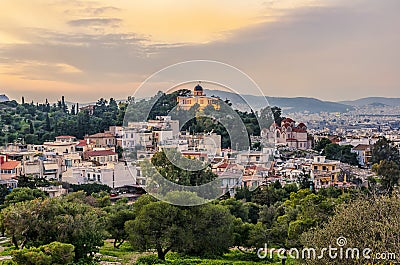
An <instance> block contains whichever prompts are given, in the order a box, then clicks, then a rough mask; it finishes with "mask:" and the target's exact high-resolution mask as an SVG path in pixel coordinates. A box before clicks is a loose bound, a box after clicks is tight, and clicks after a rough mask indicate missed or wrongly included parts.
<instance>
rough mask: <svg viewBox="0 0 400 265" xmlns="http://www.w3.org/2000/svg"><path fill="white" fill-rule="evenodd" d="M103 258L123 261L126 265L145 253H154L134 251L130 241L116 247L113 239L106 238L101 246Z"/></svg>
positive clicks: (104, 259) (111, 260) (133, 262)
mask: <svg viewBox="0 0 400 265" xmlns="http://www.w3.org/2000/svg"><path fill="white" fill-rule="evenodd" d="M100 254H101V255H102V257H101V260H103V261H110V262H113V261H114V262H115V261H118V262H121V263H122V264H124V265H130V264H135V262H136V260H137V259H138V258H139V257H141V256H145V255H151V254H153V253H138V252H135V251H133V249H132V248H131V246H130V245H129V243H127V242H125V243H123V244H122V245H121V246H120V247H119V248H114V245H113V241H112V240H106V241H105V242H104V246H102V247H101V248H100Z"/></svg>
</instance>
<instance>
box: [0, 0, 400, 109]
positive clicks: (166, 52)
mask: <svg viewBox="0 0 400 265" xmlns="http://www.w3.org/2000/svg"><path fill="white" fill-rule="evenodd" d="M398 10H400V1H398V0H352V1H348V0H250V1H244V0H234V1H232V0H218V1H215V0H191V1H187V0H186V1H185V0H146V1H126V0H112V1H111V0H108V1H106V0H103V1H102V0H99V1H95V0H94V1H91V0H1V8H0V94H3V93H4V94H6V95H8V96H9V97H10V98H13V99H16V100H20V98H21V96H24V97H25V99H26V100H27V101H30V100H33V101H35V102H37V101H38V102H43V101H44V100H45V99H46V98H47V99H49V100H50V101H55V100H58V99H60V98H61V96H62V95H64V96H65V97H66V99H67V100H68V101H72V102H92V101H95V100H97V99H98V98H100V97H104V98H110V97H114V98H117V99H123V98H126V97H127V96H128V95H133V94H134V93H135V90H136V89H137V88H138V87H139V86H140V85H141V83H142V82H143V81H145V80H146V78H148V77H149V76H151V75H152V74H153V73H155V72H157V71H159V70H161V69H163V68H165V67H168V66H170V65H173V64H176V63H180V62H184V61H188V60H198V59H201V60H213V61H219V62H222V63H225V64H228V65H231V66H233V67H235V68H237V69H240V70H241V71H243V72H244V73H246V74H247V75H248V76H249V77H250V78H252V79H253V80H254V81H255V82H256V83H257V84H258V86H259V87H260V88H261V90H262V92H263V93H264V94H265V95H267V96H282V97H297V96H307V97H315V98H319V99H322V100H332V101H339V100H348V99H358V98H362V97H369V96H384V97H400V74H399V72H400V70H399V69H400V50H399V48H398V47H400V34H399V28H400V16H399V15H398ZM168 81H170V80H168ZM153 87H154V89H156V90H166V89H167V88H165V87H163V84H162V83H155V84H153ZM235 89H236V90H237V91H239V92H240V93H246V91H247V88H246V87H238V88H235Z"/></svg>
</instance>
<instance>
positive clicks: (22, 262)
mask: <svg viewBox="0 0 400 265" xmlns="http://www.w3.org/2000/svg"><path fill="white" fill-rule="evenodd" d="M13 259H14V261H15V262H16V263H17V264H18V265H51V264H52V263H51V256H48V255H46V254H45V253H44V252H42V251H40V250H39V249H37V248H30V249H21V250H16V251H14V252H13Z"/></svg>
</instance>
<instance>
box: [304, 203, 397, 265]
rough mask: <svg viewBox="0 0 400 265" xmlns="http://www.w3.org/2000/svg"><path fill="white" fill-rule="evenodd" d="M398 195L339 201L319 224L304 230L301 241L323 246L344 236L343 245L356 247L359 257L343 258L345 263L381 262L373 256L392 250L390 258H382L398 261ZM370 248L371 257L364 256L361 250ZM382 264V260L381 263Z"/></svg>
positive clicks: (332, 261)
mask: <svg viewBox="0 0 400 265" xmlns="http://www.w3.org/2000/svg"><path fill="white" fill-rule="evenodd" d="M399 212H400V199H399V198H398V197H372V198H367V199H365V198H360V199H358V200H356V201H353V202H352V203H351V204H346V205H342V206H341V207H339V208H338V209H337V211H336V214H335V215H334V216H333V217H332V218H330V219H329V221H328V222H327V223H326V224H325V225H324V226H323V227H322V228H316V229H313V230H311V231H310V232H308V233H305V234H304V235H303V238H302V242H303V244H304V245H305V246H309V247H314V248H318V249H319V250H321V249H322V248H326V247H328V246H329V245H332V246H333V247H337V239H338V238H339V237H344V238H346V240H347V242H346V244H345V246H343V248H344V249H345V250H346V249H348V248H358V249H359V251H360V259H355V258H354V259H346V260H345V264H349V265H351V264H368V263H370V264H372V263H376V262H382V260H378V259H374V257H376V256H375V255H376V254H378V253H386V255H387V256H389V255H390V253H395V254H396V257H395V259H394V260H383V261H384V262H386V263H385V264H388V263H389V262H390V261H393V262H394V263H398V262H400V256H399V253H400V215H399ZM366 248H370V249H371V250H372V252H371V254H370V256H371V258H372V259H370V260H368V259H364V258H363V255H362V251H363V250H364V249H366ZM306 263H307V264H312V265H314V264H315V265H318V264H321V265H323V264H333V265H335V264H338V265H339V264H344V262H343V260H341V259H330V258H329V256H328V255H325V257H324V258H323V259H316V260H307V261H306ZM382 264H383V263H382Z"/></svg>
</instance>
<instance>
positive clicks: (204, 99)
mask: <svg viewBox="0 0 400 265" xmlns="http://www.w3.org/2000/svg"><path fill="white" fill-rule="evenodd" d="M177 101H178V107H179V109H182V110H189V109H190V108H191V107H193V106H194V105H196V104H198V105H199V109H200V110H203V109H204V108H205V107H207V106H213V107H214V109H216V110H218V109H219V108H220V104H219V103H220V99H219V98H215V97H208V96H206V95H205V94H204V91H203V87H202V86H201V85H200V84H198V85H196V86H195V87H194V89H193V94H192V95H191V96H186V97H182V96H180V97H177Z"/></svg>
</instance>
